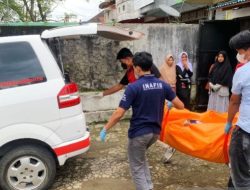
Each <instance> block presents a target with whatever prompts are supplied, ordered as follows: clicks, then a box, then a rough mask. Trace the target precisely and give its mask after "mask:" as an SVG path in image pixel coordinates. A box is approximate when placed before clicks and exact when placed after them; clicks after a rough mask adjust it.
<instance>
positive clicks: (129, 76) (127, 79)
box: [103, 48, 161, 96]
mask: <svg viewBox="0 0 250 190" xmlns="http://www.w3.org/2000/svg"><path fill="white" fill-rule="evenodd" d="M117 59H118V60H119V61H120V62H121V65H122V67H123V68H124V69H127V72H126V73H125V75H124V76H123V78H122V79H121V81H120V82H119V83H118V84H116V85H114V86H112V87H111V88H109V89H107V90H105V91H104V92H103V96H107V95H110V94H114V93H115V92H118V91H119V90H122V89H123V88H124V86H126V85H128V84H129V83H133V82H135V81H136V76H135V74H134V68H133V53H132V52H131V51H130V50H129V49H128V48H122V49H121V50H120V51H119V52H118V54H117ZM150 71H151V74H153V75H155V77H157V78H160V76H161V74H160V72H159V70H158V69H157V67H156V66H155V65H154V64H153V65H152V67H151V70H150Z"/></svg>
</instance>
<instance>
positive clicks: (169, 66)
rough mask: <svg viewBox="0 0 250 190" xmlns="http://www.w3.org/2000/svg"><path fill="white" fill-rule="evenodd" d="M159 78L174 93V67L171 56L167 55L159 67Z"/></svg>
mask: <svg viewBox="0 0 250 190" xmlns="http://www.w3.org/2000/svg"><path fill="white" fill-rule="evenodd" d="M159 70H160V73H161V78H162V79H163V80H164V81H165V82H166V83H168V84H169V85H170V86H171V87H172V89H173V90H174V91H176V65H175V61H174V57H173V55H172V54H168V55H167V56H166V58H165V61H164V63H163V64H162V65H161V66H160V69H159Z"/></svg>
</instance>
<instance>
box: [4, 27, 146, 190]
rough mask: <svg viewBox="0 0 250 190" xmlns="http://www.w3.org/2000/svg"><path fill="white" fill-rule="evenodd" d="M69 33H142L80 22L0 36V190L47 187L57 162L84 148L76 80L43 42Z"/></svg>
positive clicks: (133, 36) (122, 37)
mask: <svg viewBox="0 0 250 190" xmlns="http://www.w3.org/2000/svg"><path fill="white" fill-rule="evenodd" d="M75 35H100V36H104V37H107V38H110V39H115V40H133V39H138V38H140V37H141V36H142V33H139V32H134V31H129V30H123V29H120V28H115V27H111V26H105V25H98V24H83V25H79V26H74V27H63V28H57V29H52V30H46V31H44V32H43V33H42V35H41V36H40V35H28V36H14V37H1V38H0V116H1V122H0V189H3V190H47V189H48V188H49V187H50V186H51V185H52V183H53V180H54V178H55V174H56V167H57V165H63V164H64V163H65V161H66V160H67V159H68V158H70V157H73V156H76V155H79V154H81V153H84V152H86V151H87V150H88V149H89V146H90V137H89V132H88V131H87V129H86V123H85V117H84V114H83V111H82V106H81V99H80V96H79V93H78V88H77V85H76V83H74V82H71V81H70V79H69V76H68V75H67V74H66V73H64V70H63V64H62V63H61V59H60V57H61V56H60V53H59V54H58V55H56V56H54V55H53V53H52V51H51V49H50V47H49V46H48V43H49V42H50V41H51V40H53V41H56V40H58V39H59V38H63V37H67V36H75ZM59 50H60V48H59Z"/></svg>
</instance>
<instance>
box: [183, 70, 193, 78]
mask: <svg viewBox="0 0 250 190" xmlns="http://www.w3.org/2000/svg"><path fill="white" fill-rule="evenodd" d="M185 72H186V73H187V74H188V76H189V78H191V77H192V76H193V72H192V71H191V70H186V69H185ZM184 76H185V75H184Z"/></svg>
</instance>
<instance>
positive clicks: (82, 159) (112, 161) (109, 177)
mask: <svg viewBox="0 0 250 190" xmlns="http://www.w3.org/2000/svg"><path fill="white" fill-rule="evenodd" d="M101 127H102V125H100V124H98V125H92V126H90V130H91V138H92V145H91V149H90V150H89V152H88V153H87V154H84V155H81V156H79V157H76V158H73V159H71V160H69V161H68V162H67V163H66V165H65V166H63V167H61V168H59V171H58V175H57V177H56V182H55V184H54V186H53V187H52V188H51V190H69V189H74V190H134V189H135V188H134V186H133V183H132V181H131V178H130V174H129V167H128V160H127V155H126V146H127V128H128V123H127V122H121V123H119V124H118V125H117V126H116V127H115V128H113V129H112V130H111V131H109V133H108V138H107V142H105V143H102V142H100V140H99V138H98V135H99V132H100V130H101ZM163 152H164V150H163V148H162V147H161V146H160V145H158V144H155V145H153V146H152V147H151V148H150V151H149V154H148V158H149V163H150V166H151V174H152V176H153V182H154V185H155V189H154V190H191V189H192V190H223V189H226V188H225V187H226V184H227V177H228V168H227V166H226V165H223V164H213V163H209V162H206V161H202V160H199V159H195V158H191V157H189V156H186V155H184V154H182V153H179V152H177V153H176V154H175V155H174V156H173V158H172V161H171V163H169V164H163V163H162V155H163Z"/></svg>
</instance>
